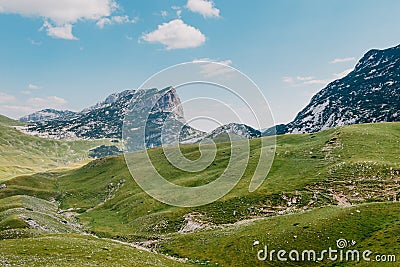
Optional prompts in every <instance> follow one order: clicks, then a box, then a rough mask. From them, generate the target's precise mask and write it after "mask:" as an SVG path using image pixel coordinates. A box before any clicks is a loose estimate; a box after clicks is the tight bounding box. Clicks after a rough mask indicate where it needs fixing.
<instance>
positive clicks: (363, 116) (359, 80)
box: [263, 45, 400, 136]
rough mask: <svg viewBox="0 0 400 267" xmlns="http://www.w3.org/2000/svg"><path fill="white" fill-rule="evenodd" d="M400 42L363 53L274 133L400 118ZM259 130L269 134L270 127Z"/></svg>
mask: <svg viewBox="0 0 400 267" xmlns="http://www.w3.org/2000/svg"><path fill="white" fill-rule="evenodd" d="M399 110H400V45H398V46H395V47H391V48H387V49H383V50H379V49H372V50H370V51H368V52H367V53H365V55H364V56H363V57H362V58H361V59H360V60H359V62H358V63H357V65H356V66H355V68H354V69H353V70H352V71H351V72H350V73H349V74H348V75H347V76H345V77H343V78H341V79H338V80H335V81H333V82H331V83H329V84H328V85H327V86H326V87H325V88H323V89H322V90H321V91H319V92H318V93H317V94H315V95H314V96H313V97H312V99H311V100H310V102H309V104H308V105H307V106H306V107H305V108H304V109H303V110H301V111H300V112H299V113H298V114H297V116H296V117H295V119H294V120H293V121H292V122H290V123H288V124H281V125H276V126H274V127H275V129H276V132H277V134H287V133H289V134H296V133H312V132H318V131H321V130H326V129H330V128H333V127H337V126H342V125H350V124H360V123H374V122H393V121H399V120H400V112H399ZM272 129H273V128H270V129H268V130H267V131H265V132H263V135H264V136H267V135H270V134H271V130H272Z"/></svg>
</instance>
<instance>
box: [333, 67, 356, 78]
mask: <svg viewBox="0 0 400 267" xmlns="http://www.w3.org/2000/svg"><path fill="white" fill-rule="evenodd" d="M352 71H353V69H347V70H344V71H342V72H339V73H335V74H333V76H334V77H335V79H342V78H343V77H346V76H347V75H348V74H350V72H352Z"/></svg>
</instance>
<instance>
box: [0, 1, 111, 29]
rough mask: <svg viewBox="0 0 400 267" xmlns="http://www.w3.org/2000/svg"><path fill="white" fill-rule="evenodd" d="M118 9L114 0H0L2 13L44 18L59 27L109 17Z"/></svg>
mask: <svg viewBox="0 0 400 267" xmlns="http://www.w3.org/2000/svg"><path fill="white" fill-rule="evenodd" d="M117 7H118V5H117V4H116V2H115V1H114V0H84V1H82V0H57V1H49V0H34V1H32V0H17V1H16V0H0V12H2V13H11V14H20V15H22V16H26V17H44V18H47V19H50V20H51V21H53V22H54V23H55V24H57V25H64V24H71V23H75V22H77V21H78V20H98V19H100V18H102V17H108V16H110V15H111V13H112V12H113V11H114V10H115V9H116V8H117Z"/></svg>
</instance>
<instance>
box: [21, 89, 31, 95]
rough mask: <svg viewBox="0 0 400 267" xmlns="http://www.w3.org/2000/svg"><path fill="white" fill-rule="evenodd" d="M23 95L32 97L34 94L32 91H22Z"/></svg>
mask: <svg viewBox="0 0 400 267" xmlns="http://www.w3.org/2000/svg"><path fill="white" fill-rule="evenodd" d="M21 94H23V95H30V94H32V92H31V91H28V90H22V91H21Z"/></svg>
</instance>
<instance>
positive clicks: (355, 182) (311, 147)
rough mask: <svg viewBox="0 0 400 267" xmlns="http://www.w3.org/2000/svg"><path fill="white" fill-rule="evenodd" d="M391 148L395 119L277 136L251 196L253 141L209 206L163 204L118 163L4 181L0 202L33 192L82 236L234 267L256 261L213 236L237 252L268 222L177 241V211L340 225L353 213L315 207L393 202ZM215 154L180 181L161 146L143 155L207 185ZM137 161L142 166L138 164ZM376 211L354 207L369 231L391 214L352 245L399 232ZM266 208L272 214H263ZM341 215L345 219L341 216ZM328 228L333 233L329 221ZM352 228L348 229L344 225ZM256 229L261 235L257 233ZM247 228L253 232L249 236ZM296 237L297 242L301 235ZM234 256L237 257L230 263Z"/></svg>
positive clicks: (390, 208)
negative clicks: (148, 245) (233, 177)
mask: <svg viewBox="0 0 400 267" xmlns="http://www.w3.org/2000/svg"><path fill="white" fill-rule="evenodd" d="M399 142H400V124H399V123H385V124H373V125H372V124H371V125H354V126H348V127H341V128H338V129H332V130H328V131H324V132H321V133H317V134H306V135H286V136H280V137H279V138H278V139H277V153H276V158H275V161H274V164H273V167H272V169H271V172H270V174H269V175H268V177H267V179H266V181H265V182H264V184H263V185H262V187H261V188H260V189H258V190H257V191H256V192H254V193H251V194H250V193H248V190H247V189H248V184H249V181H250V178H251V174H252V171H253V170H254V168H255V162H256V159H257V157H258V153H259V144H260V142H259V140H252V141H251V153H252V160H251V162H250V164H249V166H248V168H247V170H246V172H245V175H244V177H243V178H242V180H241V181H240V182H239V184H238V185H237V186H236V187H235V188H234V189H233V190H232V192H230V193H229V194H228V195H227V196H225V197H224V198H222V199H220V200H218V201H217V202H215V203H213V204H209V205H206V206H203V207H198V208H192V209H188V208H176V207H170V206H167V205H164V204H162V203H159V202H157V201H155V200H154V199H152V198H150V197H149V196H147V195H146V194H145V193H143V192H142V190H141V189H140V188H139V187H138V186H137V185H136V184H135V182H134V180H133V179H132V178H131V177H130V174H129V172H128V170H127V168H126V166H125V162H124V159H123V158H122V157H113V158H104V159H100V160H96V161H93V162H91V163H89V164H88V165H86V166H85V167H83V168H81V169H77V170H73V171H64V172H61V173H60V172H57V173H52V174H40V175H34V176H32V177H18V178H16V179H13V180H10V181H8V182H7V183H6V184H7V188H6V189H4V190H1V191H0V198H5V197H9V196H12V195H19V194H24V195H33V196H36V197H39V198H43V199H49V198H50V197H54V198H56V199H57V200H59V201H60V203H61V208H62V209H67V208H74V209H77V211H79V212H81V213H82V212H83V213H82V214H81V215H80V216H79V219H80V220H81V222H82V223H84V224H85V225H86V227H87V229H88V230H90V231H92V232H94V233H95V234H97V235H100V236H104V237H113V238H118V239H122V240H128V241H140V240H147V239H151V238H155V239H157V238H160V237H171V238H172V239H171V242H169V241H168V242H163V241H161V245H162V249H163V250H164V251H169V252H170V253H173V254H177V255H182V256H188V257H190V258H192V259H199V260H202V261H203V260H212V261H217V262H221V263H225V264H230V263H228V262H227V260H229V259H228V258H230V257H231V256H232V259H233V260H237V261H238V262H242V261H243V262H248V263H252V260H254V257H253V256H254V255H250V256H249V258H247V256H246V255H245V254H243V253H237V251H235V250H228V251H229V253H231V254H232V255H231V254H230V256H229V257H224V256H221V255H219V254H218V253H217V251H219V250H218V249H219V248H220V247H219V241H218V240H221V244H228V243H229V242H230V240H231V239H230V238H233V239H236V240H237V239H240V240H241V239H243V240H246V242H244V243H245V244H244V245H243V246H248V243H249V242H250V243H251V242H252V239H255V238H258V239H259V240H260V241H262V239H261V238H262V237H263V235H261V233H262V229H264V228H265V227H267V226H266V222H269V221H267V220H261V221H259V222H258V221H257V222H254V224H250V225H249V226H246V225H245V226H242V227H243V228H240V229H239V228H229V229H230V230H227V231H225V230H215V231H216V232H213V231H214V230H213V231H211V232H200V233H194V234H188V235H176V234H175V233H176V232H177V231H178V230H179V229H180V228H181V227H182V226H183V225H184V223H185V222H184V215H185V214H188V213H195V212H196V213H201V214H202V215H201V216H202V217H201V218H202V220H204V221H206V222H207V223H212V224H226V223H235V222H238V221H241V220H244V219H251V218H260V217H265V216H271V215H275V214H276V213H278V212H279V213H293V212H301V211H302V210H307V209H311V210H310V211H308V212H306V213H304V214H301V215H292V216H293V217H290V216H278V217H272V218H271V219H268V220H273V221H274V220H276V221H275V224H273V225H275V226H277V225H279V224H280V223H282V220H284V219H282V218H292V220H295V219H296V218H298V220H299V221H300V223H301V224H305V223H307V222H309V221H313V220H315V218H325V221H332V220H333V221H335V223H336V220H337V218H338V217H337V216H339V217H340V216H342V217H343V218H345V219H346V220H347V219H349V218H350V217H349V216H348V211H349V209H353V208H347V210H346V209H344V208H335V207H330V208H324V209H322V210H320V209H316V207H319V206H326V205H327V204H335V203H336V202H337V201H336V200H335V198H334V195H340V196H344V197H345V198H347V200H348V201H351V202H352V203H354V204H358V203H365V202H377V201H378V202H380V201H388V200H389V201H392V200H394V199H400V194H399V191H400V190H399V174H400V165H399V163H400V160H399V159H400V155H399V154H398V151H399ZM218 148H219V150H218V153H217V155H218V157H217V158H216V161H215V162H214V164H213V165H211V166H210V167H209V168H207V169H206V170H204V171H203V172H202V173H200V174H197V175H193V174H192V175H188V174H187V173H183V172H181V171H179V170H176V169H174V168H173V167H172V166H170V165H169V164H168V163H167V162H166V161H165V159H164V156H163V155H162V153H161V150H160V149H151V150H150V155H151V157H152V159H153V160H154V162H155V165H156V167H157V168H158V169H159V170H160V171H161V172H162V173H163V174H165V175H167V176H169V178H170V180H171V181H173V182H175V183H178V184H184V185H188V186H194V185H198V184H204V183H207V182H209V181H211V180H213V179H215V177H217V176H218V174H220V173H222V172H223V170H224V167H225V166H226V164H227V162H228V160H229V152H230V151H229V144H226V143H225V144H219V145H218ZM183 150H184V153H185V154H186V155H187V156H188V157H190V158H193V159H194V158H196V157H198V154H199V153H198V150H197V149H196V147H195V146H185V147H184V149H183ZM253 160H254V161H253ZM138 164H139V167H140V163H138ZM293 198H295V199H296V200H297V201H296V204H293V205H291V206H290V207H288V199H293ZM380 205H386V204H376V203H375V204H370V205H368V206H365V207H364V206H363V207H359V208H358V209H361V208H362V209H364V210H365V213H360V214H363V216H364V214H370V216H365V217H363V220H364V222H365V224H367V225H368V224H369V221H368V219H370V217H371V216H375V217H376V216H377V217H379V216H378V215H379V214H378V213H379V212H377V211H379V210H381V209H383V210H384V209H386V210H387V214H391V215H390V216H388V217H387V218H388V219H387V221H385V219H379V220H377V221H376V224H374V223H371V225H372V226H371V227H372V228H368V227H367V228H368V229H369V230H368V229H367V228H362V227H361V228H359V229H358V230H357V229H356V230H357V231H355V232H354V237H355V238H353V239H355V240H357V241H360V242H367V241H366V240H367V239H368V238H370V243H371V244H373V245H375V244H378V245H382V244H384V243H385V241H383V240H386V239H382V238H383V237H381V239H379V238H378V236H380V235H384V236H389V235H387V233H388V232H389V233H397V232H396V231H397V230H396V229H398V227H397V228H391V227H390V226H388V227H386V228H385V227H378V225H381V224H382V225H389V224H391V223H396V220H392V219H391V218H392V217H395V215H396V214H397V217H398V214H399V213H398V205H394V204H387V206H380ZM383 207H385V208H383ZM84 211H86V212H84ZM266 211H268V212H266ZM271 211H272V212H273V213H270V212H271ZM341 212H344V213H343V214H342V215H340V214H341ZM320 213H321V214H320ZM353 213H354V212H353ZM319 214H320V215H319ZM383 214H385V213H383ZM393 214H395V215H393ZM323 216H325V217H323ZM335 216H336V217H335ZM384 217H385V216H384ZM313 218H314V219H313ZM372 218H374V217H372ZM289 221H290V220H289ZM350 221H351V220H350ZM283 222H284V221H283ZM361 222H362V221H360V220H358V221H353V223H354V224H355V225H357V223H361ZM371 222H372V221H371ZM354 224H349V225H354ZM251 225H254V226H251ZM289 225H290V223H289ZM374 225H375V226H374ZM394 225H396V224H394ZM286 226H288V225H286V224H285V223H282V227H286ZM328 226H329V225H327V224H326V225H324V226H321V225H319V224H318V223H316V225H315V227H311V229H310V233H313V232H318V231H320V230H321V229H322V228H321V227H328ZM247 227H250V228H248V229H249V230H248V232H249V235H250V236H249V238H248V239H246V238H245V237H244V236H242V235H240V234H238V233H240V232H236V229H239V230H240V231H247V230H246V229H247ZM251 227H253V228H251ZM330 227H331V228H330V229H333V227H335V224H332V225H331V226H330ZM340 227H342V226H340ZM343 227H344V226H343ZM350 228H351V227H349V226H347V228H346V229H350ZM256 229H261V230H259V231H257V230H256ZM283 229H284V228H282V231H283ZM302 229H306V228H302ZM365 229H367V230H368V231H370V232H369V236H366V235H364V234H363V233H364V230H365ZM218 231H220V232H219V233H220V234H218ZM279 231H280V230H279V228H277V227H273V228H271V233H272V234H274V235H275V234H276V235H278V233H279ZM330 231H331V230H330ZM380 231H383V232H380ZM385 231H386V233H385ZM252 232H253V233H254V235H251V233H252ZM302 233H304V234H307V231H306V230H304V231H303V230H302ZM310 233H308V235H310ZM259 234H260V235H259ZM287 234H288V235H287V236H285V238H286V239H288V238H289V237H290V235H291V233H290V232H287ZM300 234H301V233H299V234H298V236H300ZM171 235H172V236H171ZM201 235H204V236H203V237H202V236H201ZM214 235H216V236H221V235H222V236H226V239H224V238H222V239H217V238H213V236H214ZM337 236H338V235H337ZM337 236H336V235H333V236H332V237H333V238H336V237H337ZM202 238H203V239H204V238H206V239H207V240H208V239H210V240H214V241H213V242H214V245H213V246H214V248H213V249H207V248H206V247H201V248H199V249H196V247H197V245H198V242H200V241H199V240H202ZM291 238H292V237H291ZM346 238H347V236H346ZM349 238H352V237H349ZM271 240H272V239H271ZM299 240H300V238H299ZM301 240H303V241H302V242H305V240H306V239H301ZM318 240H319V239H316V240H315V242H311V243H312V244H314V245H315V246H316V247H322V246H324V245H326V244H327V243H326V242H325V243H324V242H322V241H321V242H320V241H318ZM266 241H269V239H268V240H266ZM227 242H228V243H227ZM235 242H236V241H235ZM237 242H238V241H237ZM276 242H277V241H276ZM299 242H300V241H299ZM396 242H398V240H397V239H395V240H394V241H393V240H392V241H390V242H389V243H388V249H389V248H393V249H398V247H396V246H395V245H394V244H395V243H396ZM182 243H185V244H186V243H187V244H188V246H190V247H193V251H186V249H185V250H184V251H183V250H182V249H179V248H178V247H179V246H181V245H182ZM277 243H279V242H277ZM179 244H180V245H179ZM296 244H300V243H296ZM235 246H236V245H234V247H235ZM211 247H212V246H211ZM246 248H247V247H246ZM214 249H215V251H214ZM243 249H244V248H243ZM185 251H186V252H185ZM213 251H214V252H213ZM233 254H235V255H236V258H235V257H234V256H235V255H233ZM243 257H245V258H243ZM224 261H225V262H224Z"/></svg>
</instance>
